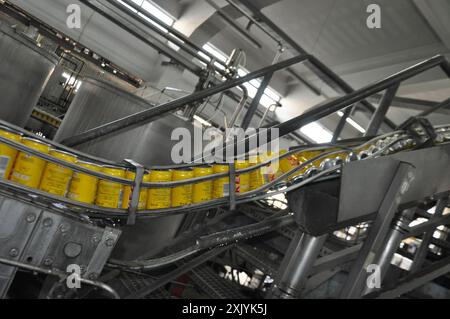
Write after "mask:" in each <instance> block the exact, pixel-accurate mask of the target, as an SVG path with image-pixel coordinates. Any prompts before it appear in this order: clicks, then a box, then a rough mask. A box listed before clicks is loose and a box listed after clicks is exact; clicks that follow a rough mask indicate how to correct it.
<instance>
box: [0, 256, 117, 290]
mask: <svg viewBox="0 0 450 319" xmlns="http://www.w3.org/2000/svg"><path fill="white" fill-rule="evenodd" d="M0 264H4V265H8V266H11V267H17V268H22V269H26V270H30V271H33V272H38V273H41V274H44V275H49V276H55V277H59V278H60V279H63V280H64V279H66V278H67V277H68V274H66V273H63V272H62V271H59V270H56V269H44V268H40V267H37V266H33V265H28V264H24V263H22V262H19V261H14V260H9V259H4V258H0ZM78 279H79V280H80V282H81V283H84V284H86V285H90V286H95V287H97V288H100V289H103V290H104V291H106V292H107V293H108V294H110V295H111V296H112V297H113V298H114V299H120V296H119V294H118V293H117V292H116V291H115V290H114V289H113V288H111V287H110V286H108V285H107V284H105V283H102V282H99V281H94V280H90V279H86V278H83V277H79V278H78Z"/></svg>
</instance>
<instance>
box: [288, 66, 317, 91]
mask: <svg viewBox="0 0 450 319" xmlns="http://www.w3.org/2000/svg"><path fill="white" fill-rule="evenodd" d="M286 71H287V72H288V73H289V74H290V75H292V76H293V77H294V78H296V79H297V80H299V81H300V82H301V83H303V84H304V85H306V87H307V88H308V89H310V90H311V91H312V92H313V93H314V94H315V95H317V96H321V95H322V92H321V90H320V89H318V88H317V87H315V86H314V85H313V84H311V83H309V82H308V81H306V80H305V79H304V78H303V77H302V76H301V75H299V74H298V73H297V72H295V71H294V70H292V69H291V68H288V69H286Z"/></svg>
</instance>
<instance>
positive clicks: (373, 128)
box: [365, 83, 400, 136]
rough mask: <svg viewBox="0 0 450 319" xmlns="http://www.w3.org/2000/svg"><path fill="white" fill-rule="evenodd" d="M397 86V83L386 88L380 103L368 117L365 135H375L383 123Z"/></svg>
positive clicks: (398, 85)
mask: <svg viewBox="0 0 450 319" xmlns="http://www.w3.org/2000/svg"><path fill="white" fill-rule="evenodd" d="M399 87H400V84H399V83H397V84H394V85H393V86H391V87H390V88H388V89H387V90H386V92H385V93H384V95H383V98H382V99H381V102H380V105H379V106H378V108H377V109H376V111H375V113H373V115H372V118H371V119H370V122H369V125H368V127H367V131H366V133H365V136H375V135H377V134H378V131H379V129H380V127H381V124H382V123H383V120H384V118H385V117H386V114H387V112H388V110H389V108H390V107H391V104H392V100H393V99H394V98H395V95H396V94H397V91H398V88H399Z"/></svg>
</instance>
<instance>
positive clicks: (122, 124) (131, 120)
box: [61, 55, 310, 146]
mask: <svg viewBox="0 0 450 319" xmlns="http://www.w3.org/2000/svg"><path fill="white" fill-rule="evenodd" d="M309 58H310V56H309V55H300V56H297V57H294V58H292V59H289V60H285V61H282V62H280V63H277V64H274V65H270V66H267V67H265V68H262V69H260V70H258V71H255V72H252V73H249V74H247V75H246V76H243V77H241V78H236V79H232V80H229V81H227V82H224V83H222V84H219V85H217V86H213V87H211V88H208V89H206V90H203V91H199V92H196V93H194V94H191V95H188V96H185V97H182V98H180V99H177V100H174V101H171V102H168V103H165V104H162V105H159V106H156V107H153V108H151V109H148V110H145V111H142V112H139V113H136V114H133V115H130V116H128V117H125V118H122V119H119V120H116V121H113V122H110V123H107V124H104V125H101V126H99V127H96V128H93V129H91V130H88V131H86V132H84V133H81V134H79V135H77V136H73V137H70V138H68V139H66V140H64V141H63V142H62V143H61V144H64V145H67V146H76V145H80V144H83V143H85V142H88V141H91V140H94V139H97V138H99V137H102V136H105V135H108V134H111V133H114V132H117V131H127V130H130V129H133V128H135V127H136V126H139V125H143V124H147V123H150V122H152V121H153V120H154V119H155V118H156V117H158V116H160V115H163V114H165V113H168V112H171V111H174V110H176V109H179V108H180V107H183V106H185V105H188V104H190V103H192V102H195V101H198V100H202V99H205V98H208V97H210V96H213V95H215V94H217V93H221V92H224V91H227V90H229V89H232V88H234V87H236V86H239V85H241V84H244V83H246V82H249V81H251V80H254V79H257V78H260V77H262V76H265V75H266V74H268V73H273V72H275V71H278V70H281V69H284V68H286V67H289V66H291V65H293V64H297V63H300V62H304V61H306V60H308V59H309Z"/></svg>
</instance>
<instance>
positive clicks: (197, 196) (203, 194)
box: [192, 166, 214, 204]
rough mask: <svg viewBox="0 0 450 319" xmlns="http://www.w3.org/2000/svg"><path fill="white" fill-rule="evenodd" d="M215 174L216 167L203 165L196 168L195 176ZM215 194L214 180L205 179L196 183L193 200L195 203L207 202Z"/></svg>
mask: <svg viewBox="0 0 450 319" xmlns="http://www.w3.org/2000/svg"><path fill="white" fill-rule="evenodd" d="M213 174H214V169H213V168H212V167H211V166H201V167H195V168H194V177H195V178H198V177H205V176H210V175H213ZM212 196H213V181H212V180H209V181H205V182H201V183H197V184H194V188H193V191H192V202H193V203H194V204H197V203H202V202H207V201H210V200H211V199H212Z"/></svg>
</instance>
